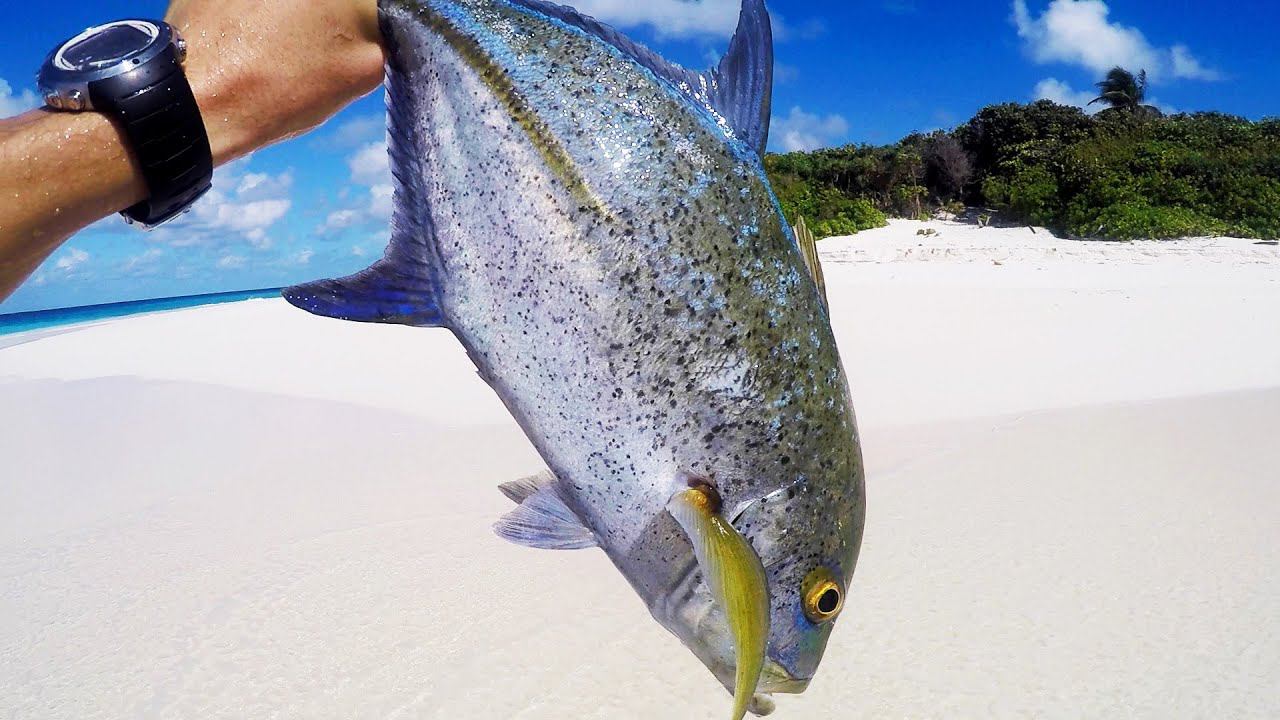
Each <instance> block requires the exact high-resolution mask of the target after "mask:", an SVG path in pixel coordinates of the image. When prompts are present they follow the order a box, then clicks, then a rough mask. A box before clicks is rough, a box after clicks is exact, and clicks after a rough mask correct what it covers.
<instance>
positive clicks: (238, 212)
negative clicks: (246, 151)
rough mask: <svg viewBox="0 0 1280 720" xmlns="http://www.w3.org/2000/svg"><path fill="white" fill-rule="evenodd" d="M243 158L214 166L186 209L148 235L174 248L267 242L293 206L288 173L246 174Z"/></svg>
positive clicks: (262, 247) (259, 246)
mask: <svg viewBox="0 0 1280 720" xmlns="http://www.w3.org/2000/svg"><path fill="white" fill-rule="evenodd" d="M247 165H248V159H245V160H239V161H237V162H234V163H231V164H230V165H226V166H224V167H221V168H219V169H218V170H217V171H216V172H215V173H214V176H213V189H212V190H210V191H209V193H208V194H207V195H205V196H204V197H203V198H201V199H200V201H199V202H198V203H196V204H195V206H194V207H192V208H191V212H189V213H187V214H186V215H184V216H183V217H181V218H179V219H178V220H176V221H174V222H173V223H172V224H171V225H167V226H165V227H162V228H160V229H159V230H157V231H156V232H155V235H154V236H153V237H154V238H155V239H157V240H161V241H163V242H167V243H169V244H171V245H173V246H175V247H185V246H191V245H224V244H226V243H227V241H228V240H232V241H235V240H238V241H240V242H243V243H247V244H248V245H250V246H252V247H254V248H256V249H258V250H265V249H267V248H269V247H271V245H272V241H271V237H270V235H269V233H270V231H271V230H272V228H274V227H275V225H276V224H277V223H278V222H280V221H281V220H283V219H284V218H285V217H286V216H287V215H288V214H289V211H290V210H291V209H292V208H293V198H292V196H291V192H292V189H293V172H292V171H289V170H286V171H285V172H282V173H279V174H276V175H272V174H269V173H258V172H247V171H246V169H245V168H246V167H247Z"/></svg>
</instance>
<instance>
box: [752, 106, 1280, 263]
mask: <svg viewBox="0 0 1280 720" xmlns="http://www.w3.org/2000/svg"><path fill="white" fill-rule="evenodd" d="M765 167H766V169H767V170H768V171H769V173H770V175H771V177H772V178H773V180H774V183H775V187H776V189H777V190H778V195H779V198H780V199H781V201H782V204H783V207H784V209H785V210H786V211H787V214H788V218H789V219H791V220H792V221H793V222H794V218H795V215H796V214H797V213H798V214H803V215H804V216H805V217H806V218H809V219H811V224H812V226H813V227H814V228H815V231H817V232H819V233H820V234H821V233H822V232H830V233H831V234H843V233H844V232H848V231H849V228H851V227H857V228H860V229H865V228H866V227H868V226H871V227H874V226H875V225H869V223H871V222H872V221H873V220H874V218H870V217H868V216H866V215H865V214H862V213H863V209H861V208H859V209H855V208H854V207H853V206H852V205H851V203H853V202H855V201H859V200H860V201H862V202H865V203H866V207H869V208H871V209H872V210H877V211H879V212H881V213H885V212H887V213H890V214H894V215H899V216H906V217H923V216H931V215H932V214H933V213H934V212H935V211H936V210H937V209H939V208H941V207H944V206H946V205H947V204H948V203H949V202H954V201H956V200H961V201H964V202H966V203H969V204H971V205H981V206H990V207H994V208H997V209H999V210H1000V212H1001V217H1002V218H1006V219H1012V220H1015V221H1018V222H1027V223H1035V224H1041V225H1046V226H1048V227H1051V228H1055V229H1058V230H1065V231H1069V232H1072V233H1076V234H1080V235H1088V236H1097V235H1099V234H1100V233H1104V234H1107V235H1109V236H1112V237H1116V238H1137V237H1177V236H1179V235H1183V234H1207V233H1222V232H1229V233H1231V234H1236V235H1242V236H1246V237H1256V238H1267V239H1270V238H1274V237H1277V236H1280V119H1275V118H1272V119H1269V120H1265V121H1262V122H1257V123H1254V122H1250V121H1249V120H1247V119H1245V118H1240V117H1236V116H1232V115H1225V114H1222V113H1196V114H1191V115H1187V114H1183V115H1174V116H1169V117H1162V116H1159V115H1158V114H1157V113H1145V112H1143V113H1135V112H1121V111H1106V112H1102V113H1099V114H1098V115H1097V116H1095V117H1090V116H1088V115H1085V114H1084V113H1083V112H1082V111H1081V110H1080V109H1079V108H1072V107H1065V106H1062V105H1056V104H1054V103H1052V102H1049V101H1044V100H1042V101H1039V102H1036V103H1032V104H1030V105H1018V104H1005V105H994V106H991V107H987V108H984V109H982V110H981V111H979V112H978V114H977V115H976V116H974V118H973V119H972V120H970V121H969V122H967V123H965V124H964V125H962V126H960V127H959V128H957V129H956V130H954V131H953V132H937V133H931V134H928V135H923V134H913V135H909V136H907V137H906V138H903V139H902V141H900V142H898V143H897V144H895V145H888V146H883V147H872V146H867V145H856V146H853V145H851V146H848V147H844V148H836V149H829V150H820V151H817V152H814V153H791V154H788V155H771V156H769V157H767V158H765ZM823 223H827V224H826V225H824V224H823Z"/></svg>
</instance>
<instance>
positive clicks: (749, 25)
mask: <svg viewBox="0 0 1280 720" xmlns="http://www.w3.org/2000/svg"><path fill="white" fill-rule="evenodd" d="M511 2H512V4H513V5H517V6H520V7H524V8H527V9H529V10H532V11H534V12H536V13H540V14H542V15H546V16H548V17H551V18H554V19H556V20H559V21H561V22H563V23H565V24H567V25H569V26H571V27H575V28H577V29H579V30H581V31H583V32H585V33H587V34H588V35H591V36H593V37H596V38H598V39H600V40H602V41H604V42H606V43H608V44H609V45H612V46H613V47H614V48H617V49H618V50H619V51H620V52H622V53H623V54H624V55H626V56H628V57H630V58H631V59H633V60H635V61H636V62H637V63H639V64H640V65H642V66H643V67H646V68H648V69H649V70H650V71H652V72H653V73H654V74H655V75H657V76H658V77H660V78H663V79H665V80H667V81H669V82H670V83H672V84H673V85H675V86H676V87H678V88H680V89H681V90H682V91H684V92H685V93H686V94H688V95H689V96H690V97H691V98H693V99H694V100H695V101H696V102H698V103H699V104H700V105H702V106H703V107H705V108H706V109H707V110H709V111H711V112H712V113H713V114H715V115H717V116H719V117H720V118H723V120H724V122H725V123H726V124H728V126H729V128H730V129H732V130H733V133H734V135H735V136H736V137H737V138H739V139H741V140H742V141H743V142H745V143H747V144H748V145H750V146H751V147H753V148H755V150H756V152H758V153H759V154H760V155H764V151H765V147H766V146H767V145H768V144H769V114H770V111H771V106H772V103H773V25H772V22H771V20H770V18H769V11H768V9H767V8H766V7H765V4H764V0H743V2H742V13H741V15H740V16H739V19H738V30H737V32H736V33H734V36H733V40H732V41H730V43H729V52H728V53H726V54H725V56H724V58H723V59H722V60H721V61H720V64H719V66H717V67H715V68H713V69H711V70H708V71H707V72H705V73H697V72H693V71H692V70H686V69H685V68H682V67H680V66H679V65H676V64H675V63H672V62H670V61H668V60H666V59H665V58H663V57H662V56H661V55H658V54H657V53H655V52H653V51H652V50H650V49H649V48H646V47H644V46H643V45H640V44H638V43H636V42H635V41H634V40H632V39H631V38H629V37H627V36H626V35H623V34H622V33H620V32H618V31H617V30H615V29H613V28H611V27H609V26H608V25H605V24H604V23H602V22H600V21H598V20H596V19H594V18H591V17H587V16H586V15H583V14H582V13H580V12H578V11H577V10H574V9H573V8H570V7H565V6H563V5H556V4H554V3H550V2H544V0H511Z"/></svg>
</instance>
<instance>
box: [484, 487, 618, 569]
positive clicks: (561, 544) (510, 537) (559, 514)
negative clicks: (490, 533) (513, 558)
mask: <svg viewBox="0 0 1280 720" xmlns="http://www.w3.org/2000/svg"><path fill="white" fill-rule="evenodd" d="M548 475H549V473H548ZM544 479H546V476H543V475H539V476H535V477H534V478H526V479H525V480H517V481H516V482H514V483H507V484H506V485H503V486H502V492H503V494H504V495H506V496H507V497H509V498H512V499H515V498H516V497H519V496H521V495H524V494H525V493H526V492H527V491H528V490H530V489H532V488H531V487H530V481H537V480H544ZM551 480H552V481H551V482H550V483H548V484H544V485H541V486H539V487H538V488H537V490H536V492H533V493H532V494H528V495H526V496H525V497H524V499H523V500H522V501H521V502H520V507H518V508H516V509H515V510H512V511H511V512H509V513H507V514H506V515H505V516H503V518H502V519H501V520H499V521H498V522H497V523H495V524H494V526H493V530H494V532H496V533H497V534H498V537H500V538H502V539H503V540H506V541H508V542H511V543H515V544H516V545H523V546H525V547H531V548H537V549H539V550H585V549H587V548H593V547H596V546H598V545H599V542H598V541H597V540H596V536H595V533H593V532H591V530H590V529H588V528H587V527H586V526H585V525H584V524H583V523H582V520H581V519H580V518H579V517H578V515H577V513H575V512H574V511H573V510H572V509H570V508H569V506H568V505H566V504H565V502H564V498H562V497H561V496H560V493H559V490H558V489H557V487H556V485H555V482H554V476H551Z"/></svg>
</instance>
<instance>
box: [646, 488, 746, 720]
mask: <svg viewBox="0 0 1280 720" xmlns="http://www.w3.org/2000/svg"><path fill="white" fill-rule="evenodd" d="M714 493H715V491H714V490H712V489H710V488H702V487H695V488H691V489H689V490H685V491H683V492H680V493H679V494H677V495H676V496H675V497H674V498H672V499H671V503H670V504H669V505H668V507H667V509H668V510H669V511H670V513H671V515H672V517H674V518H675V519H676V522H678V523H679V524H680V527H682V528H684V531H685V533H686V534H687V535H688V536H689V539H690V541H692V544H693V553H694V556H695V557H697V559H698V566H699V567H700V568H702V575H703V577H704V578H705V579H706V582H707V585H708V586H709V587H710V588H711V593H712V595H713V596H714V597H715V600H716V602H718V603H720V606H721V607H722V608H723V609H724V614H725V617H726V618H727V619H728V621H729V631H730V632H731V633H733V643H734V650H735V652H736V654H737V658H736V660H737V670H736V675H735V680H734V688H733V720H742V718H743V717H744V716H745V715H746V714H747V709H748V708H749V707H750V706H751V703H752V700H753V698H754V696H755V692H756V688H757V687H758V686H759V684H760V673H761V672H762V671H763V670H764V661H765V651H766V649H767V647H768V642H769V584H768V581H767V580H766V578H765V574H764V565H762V564H761V563H760V556H759V555H757V554H756V551H755V550H754V549H753V548H752V547H751V543H749V542H747V539H746V538H744V537H742V535H741V534H740V533H739V532H738V531H737V530H735V529H734V527H733V526H732V525H730V524H729V521H728V520H725V519H724V517H722V516H721V515H720V507H719V506H720V499H719V497H718V496H716V495H715V494H714Z"/></svg>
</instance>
